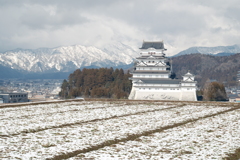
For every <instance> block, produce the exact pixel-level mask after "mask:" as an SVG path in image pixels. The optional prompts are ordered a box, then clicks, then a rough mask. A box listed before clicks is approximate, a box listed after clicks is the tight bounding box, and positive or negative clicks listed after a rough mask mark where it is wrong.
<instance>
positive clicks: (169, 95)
mask: <svg viewBox="0 0 240 160" xmlns="http://www.w3.org/2000/svg"><path fill="white" fill-rule="evenodd" d="M179 93H180V92H177V91H176V92H164V91H162V92H154V91H136V94H135V96H134V99H139V100H179V99H180V94H179Z"/></svg>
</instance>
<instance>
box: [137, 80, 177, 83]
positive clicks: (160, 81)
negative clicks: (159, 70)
mask: <svg viewBox="0 0 240 160" xmlns="http://www.w3.org/2000/svg"><path fill="white" fill-rule="evenodd" d="M141 81H142V83H147V84H180V81H181V80H179V79H155V80H154V79H141Z"/></svg>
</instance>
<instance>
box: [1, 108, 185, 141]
mask: <svg viewBox="0 0 240 160" xmlns="http://www.w3.org/2000/svg"><path fill="white" fill-rule="evenodd" d="M180 107H184V106H183V105H181V106H174V107H168V108H161V109H154V110H149V111H139V112H135V113H129V114H123V115H120V116H111V117H108V118H97V119H93V120H88V121H80V122H74V123H66V124H61V125H57V126H49V127H46V128H38V129H36V130H34V129H30V130H27V131H26V130H24V131H21V132H19V133H16V134H10V135H0V137H11V136H17V135H20V134H22V133H36V132H40V131H44V130H48V129H55V128H63V127H69V126H72V125H80V124H84V123H91V122H97V121H104V120H109V119H114V118H120V117H127V116H132V115H139V114H144V113H150V112H156V111H162V110H168V109H174V108H180Z"/></svg>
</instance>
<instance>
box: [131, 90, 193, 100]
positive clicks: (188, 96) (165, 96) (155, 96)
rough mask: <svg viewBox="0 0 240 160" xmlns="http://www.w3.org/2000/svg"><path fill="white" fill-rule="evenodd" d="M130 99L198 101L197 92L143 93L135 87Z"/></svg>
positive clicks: (152, 91)
mask: <svg viewBox="0 0 240 160" xmlns="http://www.w3.org/2000/svg"><path fill="white" fill-rule="evenodd" d="M129 99H135V100H173V101H178V100H181V101H196V100H197V97H196V90H192V91H184V90H175V91H171V90H168V91H164V90H159V91H154V90H147V91H142V90H138V89H136V88H135V87H133V88H132V91H131V93H130V95H129Z"/></svg>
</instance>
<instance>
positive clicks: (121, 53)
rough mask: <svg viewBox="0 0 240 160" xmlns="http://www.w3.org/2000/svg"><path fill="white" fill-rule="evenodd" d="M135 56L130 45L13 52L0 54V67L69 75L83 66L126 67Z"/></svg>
mask: <svg viewBox="0 0 240 160" xmlns="http://www.w3.org/2000/svg"><path fill="white" fill-rule="evenodd" d="M137 55H138V52H137V51H136V50H135V49H133V48H132V47H130V46H127V45H125V44H122V43H119V42H118V43H113V44H111V45H107V46H104V47H103V48H102V49H99V48H96V47H93V46H82V45H73V46H61V47H56V48H39V49H33V50H31V49H16V50H12V51H7V52H4V53H0V65H2V66H5V67H9V68H12V69H15V70H19V71H27V72H32V73H51V72H69V71H73V70H75V69H77V68H83V67H90V66H91V67H119V66H123V65H129V64H131V63H132V62H133V59H134V58H135V57H136V56H137Z"/></svg>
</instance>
